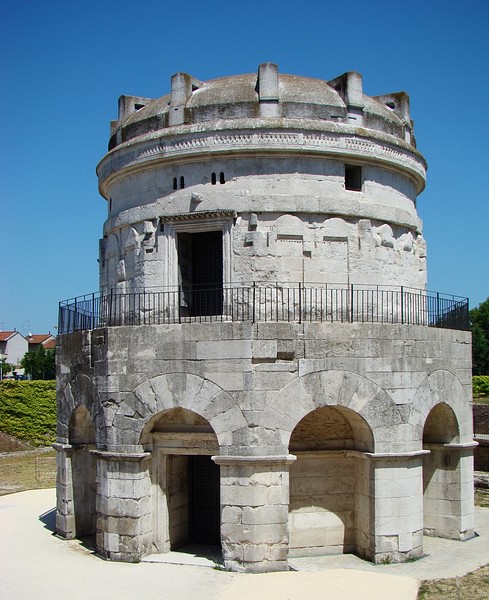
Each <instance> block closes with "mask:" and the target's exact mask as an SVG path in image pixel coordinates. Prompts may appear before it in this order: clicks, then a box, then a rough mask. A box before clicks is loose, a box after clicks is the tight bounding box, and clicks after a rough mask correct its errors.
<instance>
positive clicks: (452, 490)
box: [423, 402, 462, 539]
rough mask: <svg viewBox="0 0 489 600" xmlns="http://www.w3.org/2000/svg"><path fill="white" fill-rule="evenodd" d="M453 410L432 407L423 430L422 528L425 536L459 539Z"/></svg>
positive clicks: (458, 468)
mask: <svg viewBox="0 0 489 600" xmlns="http://www.w3.org/2000/svg"><path fill="white" fill-rule="evenodd" d="M458 441H459V426H458V421H457V417H456V415H455V413H454V411H453V409H452V408H451V407H450V406H449V405H448V404H446V403H444V402H441V403H439V404H436V405H435V406H434V407H433V408H432V409H431V410H430V412H429V413H428V416H427V418H426V421H425V425H424V428H423V450H425V451H426V454H425V456H424V458H423V528H424V533H425V534H426V535H431V536H437V537H448V538H455V539H459V537H460V524H459V518H460V501H461V485H462V481H461V465H460V456H461V452H460V445H459V444H458Z"/></svg>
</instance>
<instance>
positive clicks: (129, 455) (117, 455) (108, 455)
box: [90, 450, 151, 461]
mask: <svg viewBox="0 0 489 600" xmlns="http://www.w3.org/2000/svg"><path fill="white" fill-rule="evenodd" d="M90 454H93V456H96V457H97V458H103V459H104V460H130V461H139V460H144V459H148V458H150V457H151V452H109V451H107V450H90Z"/></svg>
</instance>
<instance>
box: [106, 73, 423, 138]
mask: <svg viewBox="0 0 489 600" xmlns="http://www.w3.org/2000/svg"><path fill="white" fill-rule="evenodd" d="M262 66H263V65H262ZM265 66H267V67H272V68H268V71H269V72H270V71H272V77H268V81H267V82H266V85H265V86H263V85H261V86H260V72H259V74H258V76H257V75H256V74H245V75H234V76H230V77H221V78H218V79H213V80H210V81H207V82H203V81H200V80H197V79H195V78H194V77H192V76H191V75H188V74H186V73H177V74H176V75H174V77H173V79H172V81H173V82H175V81H177V82H178V81H180V85H179V84H178V83H177V84H176V85H173V84H172V85H173V90H172V93H171V94H166V95H164V96H162V97H160V98H157V99H148V98H133V97H129V96H122V97H121V100H120V114H119V120H118V121H117V122H115V123H114V124H113V136H112V137H111V141H110V146H109V147H110V148H115V147H116V146H117V145H119V144H121V143H123V142H127V141H129V140H132V139H135V138H137V137H140V136H144V135H145V134H149V133H152V132H156V131H160V130H164V129H167V128H168V127H171V126H172V125H176V124H178V125H195V124H202V123H206V122H209V121H216V120H225V121H227V120H236V119H260V118H263V117H268V118H275V119H277V118H278V119H281V120H282V123H281V125H280V126H281V127H283V128H288V127H294V120H297V119H300V120H301V121H306V120H312V121H318V122H323V125H327V123H331V124H348V125H351V126H353V127H358V126H362V127H363V128H365V129H370V130H373V131H377V132H380V133H387V134H390V135H393V136H395V137H396V138H399V139H402V140H405V139H406V138H407V139H408V142H409V144H410V145H413V146H414V139H413V138H412V137H411V135H408V136H406V131H408V132H411V129H412V123H411V121H410V119H409V98H408V96H407V95H406V94H405V93H404V92H399V93H395V94H389V95H387V96H378V97H370V96H367V95H366V94H364V93H363V90H362V82H361V76H360V75H359V74H358V73H355V72H349V73H345V74H344V75H342V76H340V77H338V78H337V79H334V80H331V81H324V80H321V79H315V78H308V77H299V76H296V75H284V74H279V73H278V71H277V70H274V69H273V67H275V65H270V64H269V63H266V65H265ZM262 79H263V77H262ZM270 82H271V85H270ZM264 87H265V91H264V90H263V88H264ZM179 95H180V98H179V99H178V98H176V97H177V96H179ZM263 103H266V104H269V105H275V106H276V109H275V110H268V111H267V110H265V111H264V110H263V109H261V106H260V105H261V104H263ZM177 104H178V106H179V107H181V109H180V110H182V112H183V116H182V118H181V119H179V120H178V123H172V118H171V117H170V114H171V112H172V109H173V110H175V107H176V106H177ZM352 108H353V109H356V110H354V111H352V110H351V109H352ZM353 112H357V113H358V112H360V113H363V115H361V117H362V118H360V117H359V116H358V115H357V116H356V118H355V119H353V118H352V113H353ZM250 125H251V126H253V127H258V126H260V125H259V124H258V123H256V122H255V123H253V124H251V123H250ZM310 126H312V125H310Z"/></svg>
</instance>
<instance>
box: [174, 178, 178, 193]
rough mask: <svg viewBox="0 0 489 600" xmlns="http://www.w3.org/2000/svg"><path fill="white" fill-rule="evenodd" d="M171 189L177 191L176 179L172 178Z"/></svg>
mask: <svg viewBox="0 0 489 600" xmlns="http://www.w3.org/2000/svg"><path fill="white" fill-rule="evenodd" d="M173 189H174V190H178V184H177V178H176V177H174V178H173Z"/></svg>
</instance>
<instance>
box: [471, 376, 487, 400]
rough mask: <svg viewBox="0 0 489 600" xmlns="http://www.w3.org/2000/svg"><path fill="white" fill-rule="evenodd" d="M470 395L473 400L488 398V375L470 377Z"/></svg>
mask: <svg viewBox="0 0 489 600" xmlns="http://www.w3.org/2000/svg"><path fill="white" fill-rule="evenodd" d="M472 395H473V397H474V398H489V375H474V377H472Z"/></svg>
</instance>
